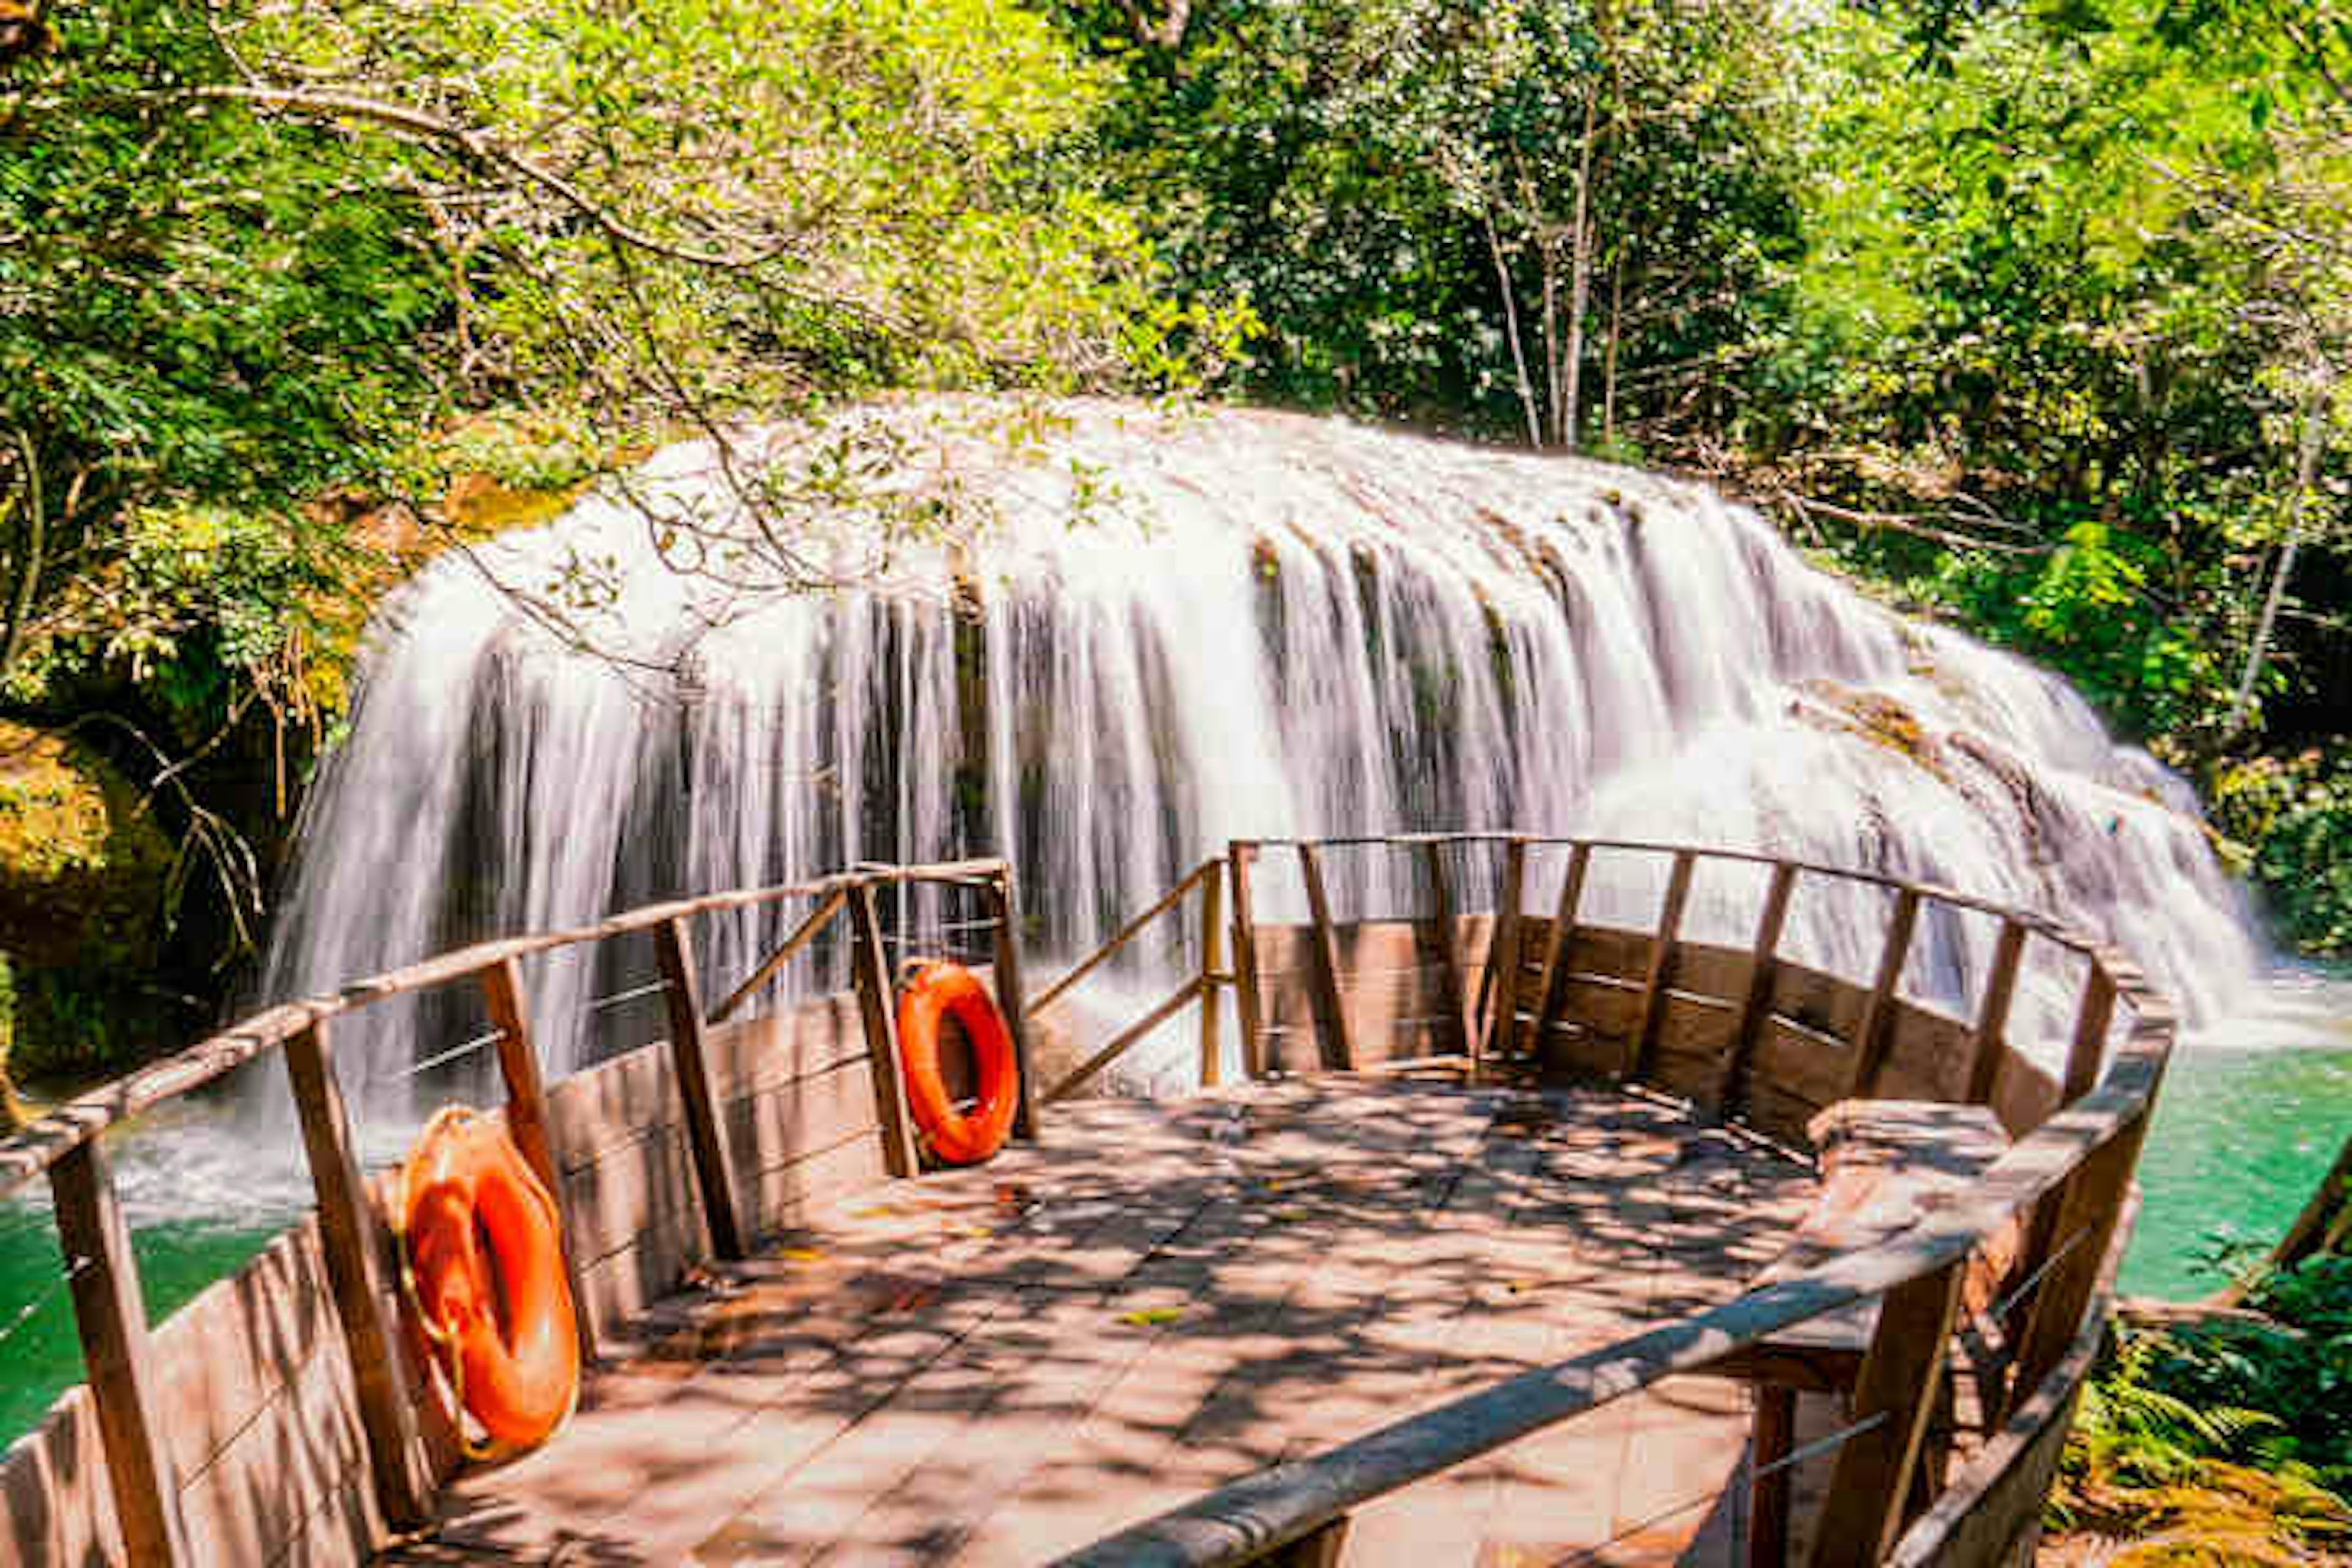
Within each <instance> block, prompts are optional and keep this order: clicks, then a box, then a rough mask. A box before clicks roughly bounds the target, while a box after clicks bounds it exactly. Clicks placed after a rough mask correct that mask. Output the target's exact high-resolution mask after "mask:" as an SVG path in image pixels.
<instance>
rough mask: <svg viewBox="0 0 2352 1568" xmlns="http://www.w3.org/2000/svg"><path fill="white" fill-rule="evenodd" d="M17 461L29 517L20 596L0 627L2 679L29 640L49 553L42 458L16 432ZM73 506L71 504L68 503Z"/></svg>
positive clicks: (12, 599)
mask: <svg viewBox="0 0 2352 1568" xmlns="http://www.w3.org/2000/svg"><path fill="white" fill-rule="evenodd" d="M16 460H17V461H18V462H20V463H22V464H23V465H24V467H25V488H24V491H23V505H24V515H25V548H24V552H23V553H22V554H21V555H19V556H18V557H17V558H16V560H15V561H14V562H13V563H11V564H12V565H13V566H14V567H15V571H16V592H14V593H13V594H11V595H9V596H8V608H7V616H6V620H5V625H0V679H5V677H6V675H7V673H8V671H9V670H11V669H13V668H16V652H17V648H18V647H19V646H20V645H21V644H22V643H23V641H24V637H25V623H26V621H27V620H29V619H31V618H32V615H33V600H34V596H35V595H37V593H38V592H39V589H40V585H41V566H42V564H43V561H42V557H43V554H44V553H45V552H46V549H47V542H46V538H45V535H46V533H47V528H48V516H47V505H48V503H47V498H45V497H44V496H43V495H42V494H41V457H40V453H39V452H37V451H36V450H35V449H34V447H33V438H32V437H31V436H29V435H27V434H26V433H25V432H24V431H22V430H19V431H17V432H16ZM70 504H71V503H70V501H68V505H70Z"/></svg>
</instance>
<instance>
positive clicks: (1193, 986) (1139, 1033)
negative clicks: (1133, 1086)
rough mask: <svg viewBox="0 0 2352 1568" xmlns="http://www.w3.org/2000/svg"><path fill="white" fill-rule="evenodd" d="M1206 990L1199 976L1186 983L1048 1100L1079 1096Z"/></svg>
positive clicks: (1049, 1091)
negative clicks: (1141, 1041)
mask: <svg viewBox="0 0 2352 1568" xmlns="http://www.w3.org/2000/svg"><path fill="white" fill-rule="evenodd" d="M1206 990H1207V985H1206V984H1205V983H1204V982H1203V981H1202V978H1201V977H1200V976H1199V975H1197V974H1195V975H1194V976H1192V978H1191V979H1190V980H1187V981H1186V982H1184V984H1181V985H1180V986H1178V987H1177V988H1176V994H1174V995H1172V996H1171V997H1169V998H1168V999H1167V1000H1166V1001H1164V1002H1162V1003H1160V1005H1158V1006H1157V1007H1154V1008H1153V1009H1151V1011H1150V1012H1149V1013H1146V1014H1145V1015H1144V1016H1142V1017H1140V1018H1138V1019H1137V1020H1136V1021H1135V1022H1134V1023H1132V1024H1129V1026H1127V1027H1126V1028H1124V1029H1121V1030H1120V1031H1119V1032H1118V1034H1117V1035H1114V1036H1113V1037H1111V1041H1110V1043H1109V1044H1108V1045H1107V1046H1105V1047H1103V1048H1102V1049H1100V1050H1098V1051H1097V1052H1096V1053H1095V1054H1094V1055H1092V1056H1090V1057H1088V1058H1087V1059H1086V1060H1085V1061H1083V1062H1081V1063H1079V1064H1078V1066H1077V1068H1076V1070H1074V1071H1073V1072H1071V1074H1070V1076H1069V1077H1067V1078H1066V1079H1063V1080H1062V1081H1061V1082H1059V1083H1057V1084H1055V1086H1054V1087H1053V1088H1051V1089H1047V1090H1046V1091H1045V1099H1046V1100H1047V1101H1048V1102H1051V1101H1055V1100H1067V1099H1068V1098H1069V1097H1070V1096H1071V1095H1073V1094H1076V1092H1077V1091H1078V1090H1079V1089H1083V1088H1085V1087H1086V1085H1087V1081H1088V1080H1090V1079H1092V1078H1093V1077H1094V1076H1095V1075H1096V1074H1097V1073H1098V1072H1100V1071H1102V1069H1103V1068H1107V1067H1108V1066H1110V1064H1111V1063H1112V1062H1114V1061H1116V1060H1118V1055H1119V1053H1120V1052H1121V1051H1124V1050H1126V1049H1127V1048H1128V1047H1129V1046H1131V1045H1133V1044H1135V1042H1136V1041H1138V1040H1139V1039H1141V1038H1143V1037H1144V1036H1146V1035H1148V1034H1150V1033H1151V1031H1152V1030H1154V1029H1156V1028H1158V1027H1159V1026H1160V1025H1162V1024H1164V1023H1166V1022H1167V1021H1168V1020H1169V1019H1171V1018H1172V1017H1174V1016H1176V1015H1177V1014H1179V1013H1181V1012H1182V1011H1183V1010H1184V1008H1185V1007H1186V1006H1188V1005H1190V1004H1191V1003H1192V999H1193V998H1194V997H1195V996H1199V995H1202V994H1203V993H1204V992H1205V991H1206Z"/></svg>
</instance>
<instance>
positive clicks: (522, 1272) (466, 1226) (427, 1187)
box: [400, 1106, 580, 1457]
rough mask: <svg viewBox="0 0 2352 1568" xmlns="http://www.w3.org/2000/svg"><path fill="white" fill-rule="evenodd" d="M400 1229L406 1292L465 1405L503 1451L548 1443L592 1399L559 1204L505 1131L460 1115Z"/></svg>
mask: <svg viewBox="0 0 2352 1568" xmlns="http://www.w3.org/2000/svg"><path fill="white" fill-rule="evenodd" d="M400 1219H401V1235H402V1237H403V1247H402V1253H401V1263H402V1268H403V1274H404V1281H403V1282H404V1285H405V1286H406V1288H407V1293H408V1298H409V1300H410V1301H411V1302H413V1303H414V1304H415V1309H416V1313H417V1317H418V1320H419V1321H420V1325H421V1326H422V1327H423V1329H424V1331H425V1337H426V1338H427V1339H428V1340H429V1341H430V1342H431V1344H432V1348H433V1353H434V1359H435V1360H436V1362H438V1363H440V1366H441V1370H442V1372H443V1373H445V1374H446V1376H447V1377H448V1379H449V1384H450V1386H451V1387H452V1388H453V1389H454V1390H455V1391H456V1393H457V1402H458V1403H459V1404H460V1405H463V1406H465V1408H466V1409H467V1410H469V1411H471V1412H473V1414H474V1418H475V1419H476V1420H478V1421H479V1422H480V1423H481V1424H482V1428H483V1430H484V1431H486V1432H488V1434H489V1435H490V1436H491V1438H492V1439H493V1440H495V1441H496V1442H498V1443H502V1444H507V1445H510V1446H514V1447H531V1446H533V1445H535V1444H539V1443H541V1442H544V1441H546V1439H547V1437H548V1436H549V1434H551V1433H552V1432H553V1431H554V1430H555V1429H556V1428H557V1427H558V1426H562V1424H563V1421H564V1418H565V1417H566V1416H568V1415H571V1414H572V1405H573V1403H574V1402H575V1401H576V1400H577V1399H578V1398H579V1395H580V1335H579V1331H578V1329H577V1327H576V1326H575V1324H574V1322H573V1320H572V1287H571V1284H570V1282H569V1281H568V1280H566V1279H564V1275H563V1251H562V1225H561V1221H560V1220H559V1218H558V1215H557V1212H556V1207H555V1199H554V1198H553V1197H552V1196H551V1195H550V1194H549V1193H548V1190H547V1187H546V1185H545V1184H542V1183H541V1181H540V1179H539V1177H538V1175H537V1174H536V1173H533V1172H532V1170H531V1168H530V1164H529V1163H527V1162H526V1161H525V1160H524V1159H523V1157H522V1152H521V1151H520V1150H519V1149H517V1148H516V1147H515V1146H514V1141H513V1140H512V1139H510V1138H509V1137H508V1136H507V1132H506V1128H505V1125H504V1123H503V1122H502V1121H501V1120H500V1119H499V1118H498V1117H495V1116H489V1115H486V1114H484V1113H483V1112H481V1111H478V1110H472V1109H470V1108H469V1107H466V1106H451V1107H449V1108H447V1109H446V1110H442V1111H440V1112H439V1113H438V1114H436V1116H435V1117H434V1118H433V1120H432V1121H428V1122H426V1123H425V1131H422V1132H420V1133H418V1134H417V1137H416V1147H415V1149H413V1150H411V1151H410V1152H409V1156H408V1163H407V1164H406V1165H405V1166H404V1167H403V1168H402V1171H401V1193H400ZM470 1447H471V1445H469V1448H470ZM475 1452H476V1453H477V1457H480V1454H481V1452H482V1450H475Z"/></svg>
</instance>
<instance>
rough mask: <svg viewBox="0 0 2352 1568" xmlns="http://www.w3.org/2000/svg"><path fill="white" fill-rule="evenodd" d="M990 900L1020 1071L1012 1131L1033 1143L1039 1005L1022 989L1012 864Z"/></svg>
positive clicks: (1007, 1021) (1003, 1003)
mask: <svg viewBox="0 0 2352 1568" xmlns="http://www.w3.org/2000/svg"><path fill="white" fill-rule="evenodd" d="M988 900H989V902H990V903H991V904H992V905H994V906H995V910H996V1006H997V1011H998V1012H1000V1013H1002V1014H1003V1015H1004V1028H1005V1032H1006V1033H1007V1034H1009V1035H1011V1036H1012V1037H1013V1065H1014V1067H1015V1068H1017V1069H1018V1070H1019V1074H1020V1083H1019V1085H1018V1089H1019V1093H1020V1100H1019V1101H1018V1103H1016V1104H1015V1105H1014V1107H1013V1132H1014V1134H1015V1135H1016V1136H1019V1137H1022V1138H1025V1139H1027V1140H1029V1141H1030V1142H1033V1143H1034V1142H1036V1141H1037V1138H1038V1136H1039V1122H1038V1118H1037V1064H1036V1061H1035V1059H1034V1058H1033V1057H1032V1055H1031V1053H1030V1040H1029V1018H1030V1016H1031V1015H1032V1014H1033V1013H1034V1012H1035V1011H1036V1009H1035V1008H1034V1007H1032V1006H1030V1005H1028V1003H1027V1001H1026V1000H1025V999H1024V995H1023V992H1022V984H1021V891H1020V889H1019V888H1017V887H1016V886H1014V884H1013V868H1012V867H1011V866H1009V865H1008V866H1006V867H1005V868H1004V871H1003V875H1002V876H1000V877H998V878H997V879H996V880H995V881H993V882H992V883H991V884H990V886H989V892H988Z"/></svg>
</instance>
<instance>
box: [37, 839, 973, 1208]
mask: <svg viewBox="0 0 2352 1568" xmlns="http://www.w3.org/2000/svg"><path fill="white" fill-rule="evenodd" d="M1008 869H1009V868H1008V866H1007V864H1006V862H1005V861H1004V860H1003V859H1001V858H982V859H971V860H954V861H947V862H942V863H940V864H937V865H925V866H887V867H883V866H874V867H865V868H860V869H858V870H855V871H846V872H843V873H841V874H839V875H837V876H832V877H824V878H820V879H817V880H815V881H812V882H800V883H793V884H790V885H787V886H782V887H772V888H756V889H741V890H737V891H731V892H724V893H708V894H704V895H702V896H701V897H698V898H692V899H674V900H667V901H666V902H663V903H658V904H647V905H646V906H644V907H643V908H641V909H635V910H628V911H627V912H625V913H624V914H618V915H614V916H613V917H611V918H610V919H607V920H602V921H596V922H595V923H594V924H593V925H584V926H574V927H571V928H569V929H566V930H561V931H540V932H535V933H533V934H531V935H529V936H518V937H500V938H497V939H494V940H492V941H489V942H477V943H475V944H474V945H472V946H470V947H463V948H459V949H457V950H456V951H455V952H446V953H439V954H436V955H435V956H434V957H432V958H428V959H425V960H424V961H423V962H421V963H412V964H409V965H406V966H405V967H404V968H400V969H395V970H392V971H389V972H387V973H383V974H377V975H372V976H370V977H369V978H367V979H365V980H361V981H356V982H354V983H353V984H349V985H346V986H344V987H343V988H342V989H341V991H339V992H338V993H336V994H334V995H333V996H320V997H312V998H309V999H306V1000H303V1001H299V1002H289V1003H284V1004H281V1005H278V1006H275V1007H271V1008H268V1009H267V1010H265V1011H263V1012H260V1013H257V1014H255V1015H254V1016H252V1017H250V1018H247V1019H245V1020H244V1021H243V1022H241V1023H238V1024H235V1025H232V1026H230V1027H228V1028H226V1029H224V1030H222V1031H221V1032H220V1033H219V1034H216V1035H214V1036H212V1037H210V1038H208V1039H205V1040H200V1041H198V1042H197V1043H196V1044H194V1045H193V1046H190V1047H188V1048H187V1049H185V1050H184V1051H182V1052H180V1053H179V1054H178V1055H176V1056H173V1057H168V1058H164V1059H163V1061H160V1062H157V1063H156V1064H154V1065H153V1066H152V1067H149V1068H142V1069H141V1070H140V1071H138V1072H134V1073H131V1074H130V1075H128V1076H127V1077H124V1078H120V1079H115V1080H114V1081H113V1082H112V1083H110V1084H107V1085H106V1086H104V1087H103V1088H101V1089H94V1090H92V1091H91V1092H89V1093H88V1094H85V1095H82V1096H80V1097H79V1098H77V1099H74V1100H68V1101H67V1102H66V1103H65V1104H63V1105H60V1106H58V1107H56V1108H54V1109H52V1110H49V1111H47V1112H46V1113H45V1114H43V1115H42V1116H40V1117H38V1118H37V1119H36V1120H35V1121H32V1122H31V1123H30V1124H28V1125H27V1126H26V1127H24V1128H22V1129H20V1130H19V1131H16V1132H15V1133H12V1134H10V1135H9V1136H8V1137H6V1138H5V1139H0V1198H5V1197H6V1196H8V1195H9V1194H13V1193H14V1192H16V1189H18V1188H19V1187H22V1186H23V1185H25V1184H26V1183H27V1182H30V1181H32V1180H33V1179H34V1178H35V1177H37V1176H38V1175H39V1174H40V1173H42V1172H44V1171H46V1170H47V1169H48V1168H49V1167H50V1166H51V1165H53V1164H55V1163H57V1162H58V1160H59V1159H61V1158H63V1157H64V1156H65V1155H66V1154H68V1153H69V1152H72V1151H73V1150H75V1149H78V1148H79V1147H81V1145H83V1144H84V1143H87V1142H89V1141H90V1140H91V1139H93V1138H95V1137H97V1136H98V1135H99V1134H100V1133H101V1132H103V1131H106V1130H107V1129H108V1128H110V1127H112V1126H114V1125H115V1124H116V1123H118V1122H121V1121H128V1120H130V1119H131V1117H134V1116H136V1115H138V1114H139V1113H140V1112H142V1111H143V1110H152V1109H153V1108H154V1107H155V1106H157V1105H160V1104H162V1103H163V1101H164V1100H171V1099H173V1098H176V1097H177V1096H179V1095H183V1094H186V1093H188V1092H190V1091H191V1090H193V1089H202V1088H203V1087H204V1086H205V1085H206V1084H208V1083H211V1082H213V1081H214V1080H215V1079H219V1078H220V1077H222V1076H223V1075H225V1074H226V1073H229V1072H232V1071H234V1070H235V1069H236V1068H240V1067H242V1066H244V1065H245V1064H246V1063H247V1062H249V1061H251V1060H253V1059H254V1058H256V1057H258V1056H260V1055H261V1054H262V1053H264V1052H266V1051H268V1050H271V1049H274V1048H275V1047H279V1046H282V1045H284V1044H285V1043H286V1042H287V1041H288V1040H289V1039H290V1038H292V1037H294V1036H295V1035H297V1034H299V1033H300V1032H301V1031H302V1030H304V1029H307V1028H309V1027H310V1026H312V1025H313V1024H316V1023H318V1022H320V1020H321V1019H326V1018H331V1017H334V1016H338V1015H340V1014H343V1013H349V1012H353V1011H356V1010H358V1009H360V1008H362V1007H365V1006H367V1005H370V1004H372V1003H375V1002H381V1001H383V1000H384V999H385V998H387V997H391V996H398V995H403V994H409V993H413V992H417V991H425V990H430V989H432V988H433V987H435V986H439V985H446V984H452V983H454V982H457V981H460V980H467V979H471V978H473V977H475V976H477V975H479V974H480V973H483V972H484V971H485V970H488V969H490V968H493V967H495V966H496V965H498V964H500V963H507V962H509V960H513V959H518V958H526V957H529V956H530V955H531V954H533V953H541V952H550V951H551V950H553V949H556V948H562V947H572V946H576V945H578V944H580V943H582V942H602V941H604V940H607V939H609V938H612V937H615V936H624V935H626V934H628V933H630V932H632V931H646V930H649V929H652V928H655V927H658V926H663V925H667V924H668V923H669V922H670V921H674V920H679V919H683V918H685V917H687V916H690V915H702V914H714V913H719V912H721V911H725V910H741V909H751V908H754V907H756V906H758V905H761V904H769V903H774V902H776V901H778V900H782V899H793V898H808V897H822V896H824V895H826V894H829V893H832V892H834V891H835V890H837V889H858V888H873V887H877V886H885V885H889V884H894V883H898V882H911V881H922V882H938V881H948V882H964V881H983V882H984V881H993V880H994V879H1000V878H1002V877H1003V876H1004V875H1005V874H1006V872H1007V870H1008Z"/></svg>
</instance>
